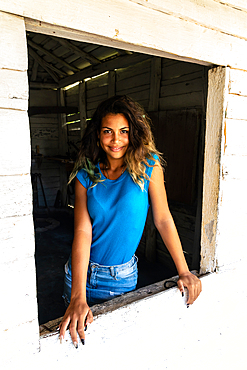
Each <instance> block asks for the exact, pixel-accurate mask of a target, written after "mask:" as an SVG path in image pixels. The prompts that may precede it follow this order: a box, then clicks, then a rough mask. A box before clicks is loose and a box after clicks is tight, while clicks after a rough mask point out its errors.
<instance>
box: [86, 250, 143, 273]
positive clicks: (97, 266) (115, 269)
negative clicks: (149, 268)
mask: <svg viewBox="0 0 247 370" xmlns="http://www.w3.org/2000/svg"><path fill="white" fill-rule="evenodd" d="M137 261H138V258H137V257H136V255H134V256H133V257H132V258H131V260H130V261H128V262H125V263H123V264H121V265H113V266H105V265H100V264H99V263H96V262H93V261H91V260H89V269H91V270H92V269H100V270H101V271H109V270H110V272H111V274H112V273H114V275H115V273H116V272H120V271H124V270H126V269H128V268H130V267H132V266H133V265H134V264H135V263H136V262H137Z"/></svg>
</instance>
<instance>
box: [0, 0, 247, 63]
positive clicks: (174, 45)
mask: <svg viewBox="0 0 247 370" xmlns="http://www.w3.org/2000/svg"><path fill="white" fill-rule="evenodd" d="M46 2H47V4H48V0H44V3H46ZM11 3H13V1H11V2H6V3H5V5H6V4H11ZM145 3H146V4H148V3H149V1H148V2H147V1H146V2H145ZM173 3H174V4H175V5H176V6H177V9H181V14H180V15H179V14H170V11H172V9H174V5H173ZM14 4H15V7H13V6H12V10H13V11H14V12H16V9H18V11H19V12H20V15H21V16H23V15H25V17H30V18H32V20H27V22H26V27H27V29H28V30H30V31H31V30H32V31H34V32H44V33H46V34H49V35H53V36H58V37H67V38H71V39H74V40H78V41H83V42H91V43H96V44H101V45H106V46H110V47H115V48H120V49H125V50H130V51H138V52H143V53H150V54H152V55H156V56H161V57H167V58H172V59H180V60H185V61H189V62H194V63H196V62H198V63H202V64H205V65H206V64H207V65H212V64H216V65H229V66H231V67H233V68H240V69H246V38H247V32H246V16H245V12H241V11H240V10H237V9H234V8H233V7H228V6H225V5H222V4H219V3H216V2H215V1H213V0H204V2H203V4H201V2H198V1H197V2H196V1H187V2H186V6H184V5H183V7H181V2H179V1H174V2H173V1H172V2H171V1H169V2H168V1H166V3H165V6H164V5H163V1H159V2H158V5H157V8H156V9H155V8H152V9H150V8H148V7H146V6H143V5H140V4H137V3H134V2H132V1H128V0H121V2H112V1H103V2H101V5H100V9H99V7H98V2H97V1H96V0H91V1H90V2H86V1H82V0H77V1H76V0H73V3H71V6H70V7H69V8H68V7H66V5H65V4H63V3H61V1H60V2H58V0H54V1H53V7H52V8H51V7H50V6H49V5H47V7H46V6H45V5H44V6H43V7H42V10H39V9H38V8H37V7H36V8H35V7H34V5H33V6H31V5H30V1H28V0H23V1H22V2H21V5H19V6H17V5H16V4H17V3H16V2H15V3H14ZM34 4H35V3H34ZM49 4H50V3H49ZM178 4H179V5H178ZM56 5H57V7H59V9H60V12H59V15H58V14H57V11H56V9H57V7H56ZM215 5H219V8H217V7H216V6H215ZM6 8H11V5H8V6H7V5H6ZM194 8H196V9H198V10H197V11H196V12H194ZM95 9H99V11H96V10H95ZM217 9H218V10H219V11H216V10H217ZM9 11H10V9H9ZM208 11H210V12H209V13H208ZM193 12H194V15H193V17H191V19H188V17H187V14H189V15H190V14H193ZM213 13H214V14H213ZM123 14H126V16H124V17H123ZM136 14H138V17H137V16H136ZM208 14H210V15H211V14H212V17H210V16H208ZM215 16H217V17H216V18H215ZM202 17H203V19H202ZM92 19H94V21H93V22H92ZM106 19H107V21H106ZM212 19H214V20H215V19H216V22H217V23H214V22H213V23H212V22H211V20H212ZM202 20H203V23H202ZM43 22H47V23H43ZM49 24H50V25H49ZM140 29H141V30H142V32H140ZM215 45H217V48H215Z"/></svg>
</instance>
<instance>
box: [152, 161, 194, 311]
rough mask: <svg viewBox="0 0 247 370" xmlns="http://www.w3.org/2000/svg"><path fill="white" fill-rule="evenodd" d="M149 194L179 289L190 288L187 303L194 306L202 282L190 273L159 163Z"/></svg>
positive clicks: (155, 221)
mask: <svg viewBox="0 0 247 370" xmlns="http://www.w3.org/2000/svg"><path fill="white" fill-rule="evenodd" d="M149 194H150V198H151V204H152V211H153V217H154V224H155V226H156V227H157V229H158V231H159V233H160V235H161V237H162V239H163V241H164V243H165V245H166V247H167V249H168V251H169V253H170V254H171V257H172V259H173V261H174V263H175V265H176V268H177V271H178V274H179V280H178V287H179V289H180V291H181V292H183V290H184V287H186V288H188V291H189V299H188V302H187V303H188V304H192V303H193V302H194V301H195V300H196V298H197V297H198V296H199V294H200V292H201V281H200V280H199V279H198V278H197V277H196V276H194V275H193V274H191V273H190V272H189V268H188V265H187V263H186V260H185V257H184V253H183V250H182V246H181V242H180V239H179V236H178V233H177V229H176V227H175V224H174V221H173V218H172V215H171V213H170V210H169V207H168V203H167V196H166V190H165V186H164V175H163V171H162V168H161V166H160V164H159V162H158V161H157V163H156V165H155V166H154V168H153V172H152V176H151V181H150V184H149Z"/></svg>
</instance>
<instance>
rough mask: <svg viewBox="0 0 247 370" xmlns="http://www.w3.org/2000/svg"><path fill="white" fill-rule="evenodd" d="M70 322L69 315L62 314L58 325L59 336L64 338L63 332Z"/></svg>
mask: <svg viewBox="0 0 247 370" xmlns="http://www.w3.org/2000/svg"><path fill="white" fill-rule="evenodd" d="M69 323H70V316H67V317H66V316H64V318H63V320H62V322H61V323H60V325H59V331H60V338H62V339H64V335H65V332H66V330H67V328H68V326H69Z"/></svg>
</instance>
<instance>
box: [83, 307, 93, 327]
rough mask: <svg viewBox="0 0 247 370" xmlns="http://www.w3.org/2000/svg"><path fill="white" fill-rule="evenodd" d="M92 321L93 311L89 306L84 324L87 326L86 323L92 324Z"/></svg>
mask: <svg viewBox="0 0 247 370" xmlns="http://www.w3.org/2000/svg"><path fill="white" fill-rule="evenodd" d="M92 322H93V313H92V311H91V310H90V308H89V310H88V313H87V317H86V321H85V326H87V325H88V324H92Z"/></svg>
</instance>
